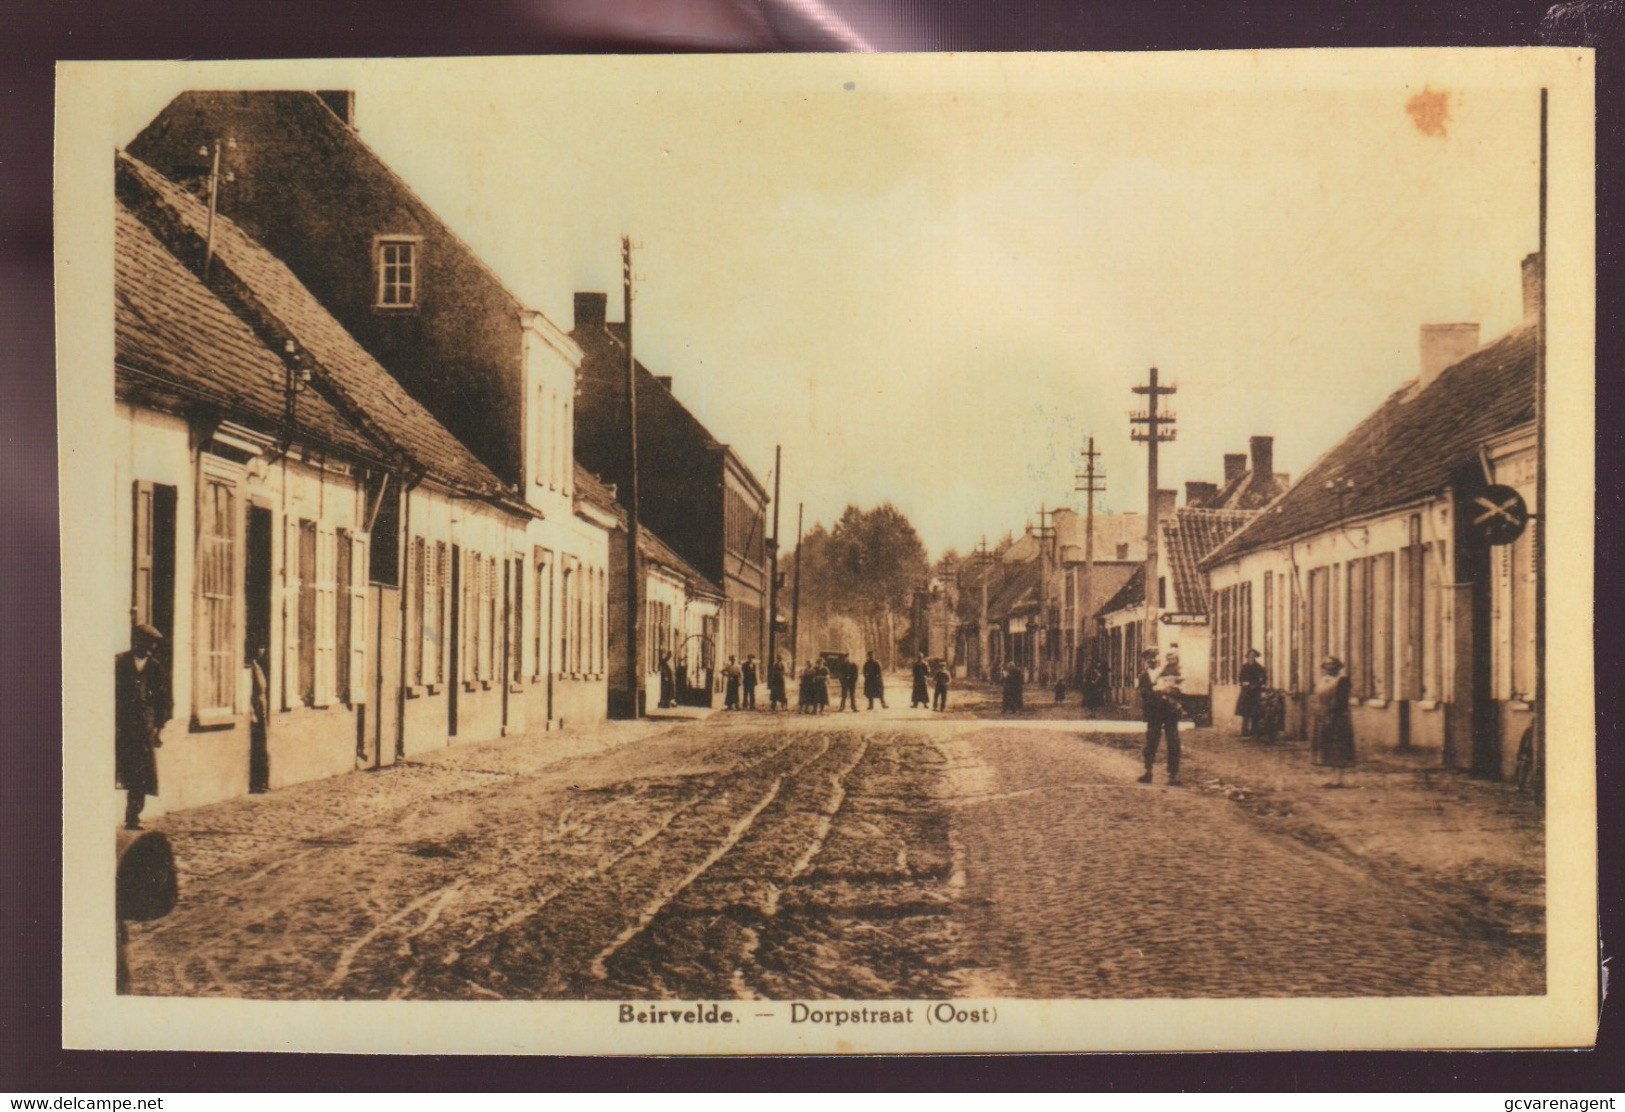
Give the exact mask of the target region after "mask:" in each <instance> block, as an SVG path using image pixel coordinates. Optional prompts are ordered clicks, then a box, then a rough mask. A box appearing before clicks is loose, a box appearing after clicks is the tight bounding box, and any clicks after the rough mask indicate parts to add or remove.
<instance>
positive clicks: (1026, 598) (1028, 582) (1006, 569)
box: [987, 560, 1038, 620]
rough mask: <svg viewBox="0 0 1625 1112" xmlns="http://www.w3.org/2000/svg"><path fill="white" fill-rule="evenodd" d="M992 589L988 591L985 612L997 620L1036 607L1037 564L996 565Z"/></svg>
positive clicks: (1030, 561)
mask: <svg viewBox="0 0 1625 1112" xmlns="http://www.w3.org/2000/svg"><path fill="white" fill-rule="evenodd" d="M994 567H995V572H994V574H995V576H996V577H997V578H996V580H995V582H994V584H993V587H992V589H991V590H990V591H988V599H987V612H988V615H989V616H990V617H992V618H993V619H995V620H997V619H999V618H1004V617H1008V616H1009V615H1011V614H1016V613H1020V612H1022V611H1025V610H1031V609H1034V608H1036V607H1037V606H1038V563H1037V561H1034V560H1028V561H1026V562H1024V563H1019V564H1017V563H1008V564H997V565H994Z"/></svg>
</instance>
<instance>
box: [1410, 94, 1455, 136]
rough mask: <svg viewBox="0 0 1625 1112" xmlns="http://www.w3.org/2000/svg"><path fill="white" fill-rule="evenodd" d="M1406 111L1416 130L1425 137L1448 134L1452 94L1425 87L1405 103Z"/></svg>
mask: <svg viewBox="0 0 1625 1112" xmlns="http://www.w3.org/2000/svg"><path fill="white" fill-rule="evenodd" d="M1405 111H1406V112H1409V113H1410V116H1411V122H1412V123H1414V124H1416V130H1417V131H1420V132H1421V133H1422V134H1423V135H1439V136H1443V135H1446V134H1448V130H1449V129H1448V128H1447V126H1446V125H1448V124H1449V123H1450V94H1449V93H1447V92H1435V91H1434V90H1433V89H1432V88H1430V87H1428V86H1426V85H1424V86H1423V87H1422V91H1421V92H1419V93H1417V94H1416V95H1415V96H1413V97H1411V99H1410V100H1408V101H1406V102H1405Z"/></svg>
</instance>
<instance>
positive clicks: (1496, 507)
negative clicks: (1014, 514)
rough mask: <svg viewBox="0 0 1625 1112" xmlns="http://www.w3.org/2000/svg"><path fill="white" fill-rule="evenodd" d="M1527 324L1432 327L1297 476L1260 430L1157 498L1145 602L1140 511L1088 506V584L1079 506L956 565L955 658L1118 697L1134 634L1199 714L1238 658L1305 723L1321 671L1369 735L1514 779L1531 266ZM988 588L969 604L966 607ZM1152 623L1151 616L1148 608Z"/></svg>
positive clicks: (1533, 671)
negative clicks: (1342, 670)
mask: <svg viewBox="0 0 1625 1112" xmlns="http://www.w3.org/2000/svg"><path fill="white" fill-rule="evenodd" d="M1522 286H1523V294H1524V316H1525V319H1524V322H1523V323H1522V324H1520V325H1519V326H1517V327H1516V328H1514V329H1512V330H1511V331H1510V332H1508V333H1507V334H1506V335H1504V336H1502V337H1499V338H1498V339H1496V340H1494V341H1493V342H1491V343H1489V344H1485V345H1481V344H1480V342H1479V328H1478V326H1477V325H1475V324H1454V323H1453V324H1438V325H1425V326H1423V327H1422V329H1421V335H1420V345H1419V346H1420V355H1421V359H1420V368H1419V372H1418V373H1417V375H1416V377H1415V378H1414V379H1411V380H1409V381H1407V382H1405V383H1404V384H1403V385H1402V386H1401V387H1400V388H1399V389H1397V390H1396V391H1394V393H1393V394H1392V395H1391V396H1390V397H1389V398H1388V399H1387V400H1386V401H1385V402H1384V403H1383V404H1382V405H1381V406H1380V407H1378V408H1377V410H1376V411H1375V412H1373V413H1371V414H1370V415H1369V416H1368V417H1366V418H1365V420H1363V421H1361V422H1360V423H1359V424H1358V425H1356V426H1355V428H1354V429H1352V430H1351V431H1350V432H1349V433H1348V434H1347V435H1346V436H1345V437H1344V438H1343V439H1341V440H1340V441H1339V442H1338V443H1337V444H1336V445H1334V446H1333V447H1332V448H1331V449H1330V450H1329V451H1328V452H1326V453H1325V454H1324V455H1323V456H1322V457H1321V458H1320V459H1319V460H1317V461H1316V462H1315V463H1314V464H1313V465H1312V466H1311V467H1310V468H1309V469H1308V471H1307V472H1306V473H1305V474H1304V475H1303V476H1302V477H1300V478H1299V479H1298V480H1297V481H1296V482H1292V481H1291V477H1290V476H1288V475H1285V474H1281V473H1278V472H1276V471H1275V469H1274V443H1273V440H1272V439H1271V438H1270V437H1265V436H1255V437H1252V438H1251V442H1250V446H1249V447H1250V451H1249V452H1248V453H1246V454H1241V453H1237V454H1234V455H1226V456H1225V457H1224V478H1223V481H1222V482H1220V483H1206V482H1193V483H1187V484H1186V490H1185V502H1184V504H1183V505H1179V504H1178V493H1177V492H1176V491H1172V490H1163V491H1159V492H1158V497H1159V506H1158V526H1159V540H1158V563H1157V569H1158V573H1157V582H1156V584H1155V596H1154V600H1153V602H1152V604H1151V606H1150V608H1149V611H1148V609H1147V606H1146V594H1147V582H1146V572H1145V568H1146V565H1145V556H1146V551H1145V518H1144V516H1143V515H1139V514H1117V515H1097V516H1096V517H1095V519H1094V524H1095V536H1094V551H1095V554H1096V558H1095V560H1094V561H1093V572H1092V581H1091V582H1092V585H1091V586H1090V587H1089V588H1087V589H1086V588H1085V587H1084V585H1083V581H1084V579H1085V578H1088V574H1087V573H1085V571H1084V567H1085V561H1084V560H1082V559H1081V558H1080V555H1079V552H1080V549H1079V542H1078V540H1077V529H1078V525H1079V522H1078V515H1076V514H1075V513H1072V512H1071V511H1058V512H1057V513H1056V514H1055V515H1054V521H1055V525H1054V528H1053V529H1052V530H1040V531H1031V530H1030V531H1029V532H1028V533H1027V535H1025V536H1023V537H1021V538H1019V539H1017V540H1015V541H1014V542H1013V543H1011V544H1009V545H1007V546H1004V547H1002V548H1001V550H1000V551H999V552H998V553H996V554H994V555H991V556H985V557H983V558H980V559H969V560H964V561H961V562H960V564H959V566H958V567H957V568H956V569H954V570H953V573H952V575H951V576H950V578H951V580H952V584H951V589H950V591H949V592H948V594H949V595H950V596H951V598H952V603H951V606H952V609H953V610H954V611H955V612H956V614H957V617H958V627H957V634H956V638H955V641H954V644H955V648H956V657H957V659H958V660H959V661H960V662H961V665H962V670H964V671H966V672H968V673H969V674H972V675H992V674H995V673H997V672H998V671H1000V670H1001V669H1002V668H1003V667H1004V666H1005V665H1006V664H1007V663H1008V662H1012V661H1013V662H1015V663H1016V664H1018V665H1020V666H1021V667H1022V668H1023V670H1024V672H1025V674H1026V675H1027V678H1028V679H1029V680H1030V681H1038V682H1048V681H1049V680H1051V679H1053V678H1055V677H1058V676H1064V677H1069V678H1070V679H1071V680H1072V681H1073V682H1076V681H1077V680H1079V679H1081V676H1082V672H1083V669H1084V668H1085V666H1086V665H1087V663H1088V662H1089V661H1096V660H1098V661H1100V662H1101V663H1103V664H1104V665H1105V666H1106V668H1107V672H1108V676H1109V684H1110V688H1111V695H1110V697H1111V699H1112V700H1113V701H1114V702H1117V703H1120V704H1131V703H1132V701H1133V698H1134V693H1133V685H1134V680H1135V671H1136V666H1137V661H1138V659H1139V654H1140V651H1141V650H1142V648H1143V647H1145V644H1146V631H1147V629H1148V628H1150V629H1151V630H1152V631H1154V633H1155V640H1154V641H1152V642H1151V643H1152V644H1153V645H1154V646H1156V647H1160V648H1163V649H1166V648H1168V647H1170V646H1172V645H1177V646H1178V648H1179V653H1180V657H1181V664H1182V668H1183V671H1184V674H1185V683H1184V689H1185V691H1186V694H1187V695H1188V696H1189V697H1190V700H1191V704H1192V709H1193V710H1194V711H1195V712H1196V713H1197V714H1198V715H1201V716H1208V715H1211V717H1212V719H1213V721H1214V722H1215V724H1216V725H1218V726H1220V727H1223V728H1229V729H1234V728H1237V727H1238V726H1239V722H1238V721H1237V720H1236V719H1235V717H1234V715H1233V714H1232V711H1233V709H1234V707H1235V702H1236V697H1237V695H1238V694H1239V686H1238V682H1237V680H1238V676H1239V674H1240V670H1241V667H1242V665H1243V664H1244V663H1245V662H1246V660H1247V654H1248V652H1249V651H1252V650H1256V651H1257V652H1258V653H1259V654H1260V657H1261V663H1262V664H1263V666H1264V668H1265V670H1266V672H1267V674H1268V676H1269V682H1270V684H1271V686H1273V687H1276V688H1278V689H1280V690H1282V691H1284V692H1285V693H1286V695H1287V700H1286V703H1287V730H1288V732H1289V733H1291V734H1295V735H1299V736H1301V735H1302V734H1303V733H1304V732H1305V731H1306V730H1307V725H1308V724H1307V718H1308V698H1309V694H1310V692H1311V691H1312V690H1313V688H1314V685H1315V680H1316V677H1317V676H1318V675H1319V672H1320V667H1321V662H1322V661H1323V660H1324V659H1325V658H1326V657H1328V656H1336V657H1338V658H1339V659H1340V660H1342V661H1343V662H1344V663H1345V666H1346V667H1347V669H1348V673H1349V677H1350V680H1351V686H1352V698H1351V703H1352V706H1351V716H1352V718H1353V722H1354V727H1355V732H1356V735H1357V736H1358V737H1359V738H1360V739H1361V741H1362V743H1364V744H1366V745H1371V746H1376V747H1390V748H1395V749H1412V748H1423V749H1433V750H1437V751H1438V752H1439V754H1440V758H1441V762H1442V763H1444V764H1446V765H1449V766H1451V767H1458V768H1464V769H1470V770H1472V771H1473V772H1475V773H1477V774H1479V775H1483V776H1489V777H1503V776H1506V775H1508V774H1509V773H1510V771H1511V770H1512V767H1513V763H1514V761H1515V760H1516V754H1517V748H1518V744H1519V741H1520V740H1521V738H1522V737H1523V736H1524V734H1525V732H1526V731H1528V730H1530V728H1531V727H1532V725H1533V723H1534V716H1535V711H1536V689H1537V682H1538V675H1537V670H1538V665H1537V656H1536V641H1537V631H1536V622H1535V615H1536V596H1537V593H1538V592H1539V591H1540V589H1541V584H1540V581H1539V577H1538V568H1537V562H1536V555H1535V550H1534V544H1535V541H1534V532H1533V530H1532V529H1524V528H1522V525H1523V523H1524V522H1525V521H1528V520H1530V519H1532V518H1534V517H1535V516H1537V515H1538V513H1539V504H1538V498H1537V482H1538V475H1539V464H1538V459H1537V430H1536V406H1537V403H1536V377H1537V376H1536V366H1537V360H1538V358H1539V351H1538V318H1539V314H1540V309H1541V299H1542V297H1543V281H1542V272H1541V260H1540V257H1539V256H1538V255H1530V256H1529V257H1528V258H1526V259H1525V260H1524V262H1523V272H1522ZM979 599H980V600H985V601H980V602H978V600H979ZM1148 613H1149V615H1150V618H1151V622H1150V625H1149V627H1148V624H1147V615H1148Z"/></svg>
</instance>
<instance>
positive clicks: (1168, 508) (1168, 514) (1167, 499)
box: [1157, 490, 1179, 521]
mask: <svg viewBox="0 0 1625 1112" xmlns="http://www.w3.org/2000/svg"><path fill="white" fill-rule="evenodd" d="M1178 505H1179V491H1177V490H1159V491H1157V520H1158V521H1167V520H1169V519H1170V518H1172V517H1173V516H1174V509H1175V507H1177V506H1178Z"/></svg>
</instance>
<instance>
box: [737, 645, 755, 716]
mask: <svg viewBox="0 0 1625 1112" xmlns="http://www.w3.org/2000/svg"><path fill="white" fill-rule="evenodd" d="M756 683H757V678H756V654H755V653H751V654H750V655H749V656H747V657H745V663H744V664H743V665H741V666H740V669H739V688H740V690H741V691H742V692H743V693H744V696H745V698H744V702H743V703H741V704H740V705H741V707H742V708H743V709H745V710H755V709H756Z"/></svg>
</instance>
